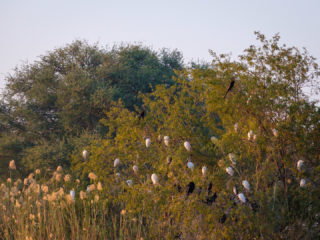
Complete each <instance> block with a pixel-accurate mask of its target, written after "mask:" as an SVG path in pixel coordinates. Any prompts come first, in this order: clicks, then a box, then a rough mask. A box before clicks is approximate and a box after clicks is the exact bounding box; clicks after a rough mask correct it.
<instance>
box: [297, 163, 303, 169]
mask: <svg viewBox="0 0 320 240" xmlns="http://www.w3.org/2000/svg"><path fill="white" fill-rule="evenodd" d="M297 169H298V171H299V172H301V171H302V169H303V160H299V161H298V162H297Z"/></svg>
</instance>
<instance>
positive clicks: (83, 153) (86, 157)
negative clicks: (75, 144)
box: [82, 150, 88, 160]
mask: <svg viewBox="0 0 320 240" xmlns="http://www.w3.org/2000/svg"><path fill="white" fill-rule="evenodd" d="M82 157H83V159H84V160H87V159H88V151H87V150H83V152H82Z"/></svg>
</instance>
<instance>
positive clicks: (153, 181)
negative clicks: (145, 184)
mask: <svg viewBox="0 0 320 240" xmlns="http://www.w3.org/2000/svg"><path fill="white" fill-rule="evenodd" d="M151 181H152V183H153V185H157V184H159V178H158V176H157V174H155V173H153V174H152V175H151Z"/></svg>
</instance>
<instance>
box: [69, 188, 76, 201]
mask: <svg viewBox="0 0 320 240" xmlns="http://www.w3.org/2000/svg"><path fill="white" fill-rule="evenodd" d="M75 196H76V192H75V191H74V190H73V189H72V190H70V197H71V199H72V200H74V198H75Z"/></svg>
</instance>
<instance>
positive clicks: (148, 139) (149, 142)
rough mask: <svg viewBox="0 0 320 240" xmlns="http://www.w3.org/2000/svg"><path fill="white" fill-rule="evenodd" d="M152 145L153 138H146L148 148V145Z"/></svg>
mask: <svg viewBox="0 0 320 240" xmlns="http://www.w3.org/2000/svg"><path fill="white" fill-rule="evenodd" d="M150 145H151V140H150V138H147V139H146V147H147V148H148V147H150Z"/></svg>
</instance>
